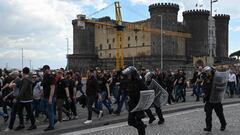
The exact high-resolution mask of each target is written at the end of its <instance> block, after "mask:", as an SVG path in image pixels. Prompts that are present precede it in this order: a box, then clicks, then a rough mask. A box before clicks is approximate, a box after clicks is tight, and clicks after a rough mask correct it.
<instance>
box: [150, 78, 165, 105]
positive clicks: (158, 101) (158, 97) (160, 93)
mask: <svg viewBox="0 0 240 135" xmlns="http://www.w3.org/2000/svg"><path fill="white" fill-rule="evenodd" d="M148 88H149V89H153V90H154V91H155V99H154V102H153V103H154V104H155V105H156V106H157V107H161V106H164V105H166V103H167V101H168V93H167V91H166V90H165V89H164V88H162V87H161V85H160V84H158V83H157V82H156V81H155V80H154V79H152V82H151V84H150V85H149V86H148Z"/></svg>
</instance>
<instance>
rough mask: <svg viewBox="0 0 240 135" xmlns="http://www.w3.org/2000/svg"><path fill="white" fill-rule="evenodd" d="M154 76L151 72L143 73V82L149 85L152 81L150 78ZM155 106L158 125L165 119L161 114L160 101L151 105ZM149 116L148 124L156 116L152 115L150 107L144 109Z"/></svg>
mask: <svg viewBox="0 0 240 135" xmlns="http://www.w3.org/2000/svg"><path fill="white" fill-rule="evenodd" d="M154 78H155V74H154V73H153V72H148V73H147V74H146V75H145V83H146V85H147V86H149V85H150V84H151V82H152V79H154ZM152 106H153V107H154V108H155V111H156V113H157V115H158V118H159V121H158V125H160V124H163V123H164V122H165V119H164V118H163V114H162V110H161V106H160V103H159V104H155V103H153V105H152ZM145 112H146V113H147V115H148V117H149V124H151V123H152V122H153V121H154V120H156V118H155V117H154V115H153V114H152V111H151V110H150V108H149V109H148V110H146V111H145Z"/></svg>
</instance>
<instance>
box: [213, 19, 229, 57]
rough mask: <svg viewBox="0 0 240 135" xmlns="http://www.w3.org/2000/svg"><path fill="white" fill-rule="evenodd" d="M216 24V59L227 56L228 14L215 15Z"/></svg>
mask: <svg viewBox="0 0 240 135" xmlns="http://www.w3.org/2000/svg"><path fill="white" fill-rule="evenodd" d="M214 19H215V26H216V39H217V44H216V55H217V59H221V58H227V57H228V25H229V20H230V16H229V15H225V14H218V15H215V17H214Z"/></svg>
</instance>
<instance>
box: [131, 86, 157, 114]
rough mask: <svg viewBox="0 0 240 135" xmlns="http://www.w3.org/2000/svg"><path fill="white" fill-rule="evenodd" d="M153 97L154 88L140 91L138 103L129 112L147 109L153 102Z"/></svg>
mask: <svg viewBox="0 0 240 135" xmlns="http://www.w3.org/2000/svg"><path fill="white" fill-rule="evenodd" d="M154 97H155V95H154V90H144V91H140V99H139V101H138V104H137V106H136V107H135V108H134V109H133V110H132V111H131V112H137V111H142V110H147V109H148V108H150V107H151V105H152V104H153V101H154Z"/></svg>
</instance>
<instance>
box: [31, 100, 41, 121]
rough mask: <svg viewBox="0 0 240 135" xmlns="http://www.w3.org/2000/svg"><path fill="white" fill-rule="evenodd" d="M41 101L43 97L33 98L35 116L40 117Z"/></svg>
mask: <svg viewBox="0 0 240 135" xmlns="http://www.w3.org/2000/svg"><path fill="white" fill-rule="evenodd" d="M40 101H41V99H34V100H33V112H34V116H35V117H38V116H39V112H40Z"/></svg>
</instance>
